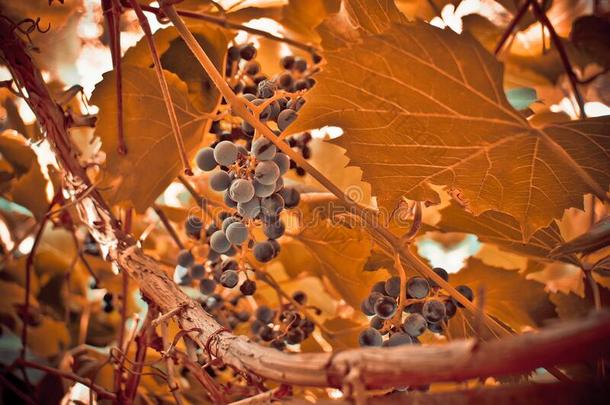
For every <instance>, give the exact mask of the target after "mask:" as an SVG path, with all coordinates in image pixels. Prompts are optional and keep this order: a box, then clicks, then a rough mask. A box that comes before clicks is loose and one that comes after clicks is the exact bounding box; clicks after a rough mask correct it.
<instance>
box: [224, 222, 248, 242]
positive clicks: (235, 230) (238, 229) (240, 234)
mask: <svg viewBox="0 0 610 405" xmlns="http://www.w3.org/2000/svg"><path fill="white" fill-rule="evenodd" d="M226 235H227V239H228V240H229V242H231V243H233V244H235V245H241V244H242V243H244V242H245V241H246V239H248V228H247V227H246V225H244V224H243V223H242V222H234V223H232V224H230V225H229V226H228V227H227V231H226Z"/></svg>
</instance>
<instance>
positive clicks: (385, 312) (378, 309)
mask: <svg viewBox="0 0 610 405" xmlns="http://www.w3.org/2000/svg"><path fill="white" fill-rule="evenodd" d="M374 308H375V314H377V316H378V317H380V318H381V319H390V318H391V317H392V316H394V314H395V313H396V309H398V305H397V304H396V300H395V299H394V298H392V297H388V296H383V297H381V298H379V299H377V301H375V305H374Z"/></svg>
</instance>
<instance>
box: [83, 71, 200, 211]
mask: <svg viewBox="0 0 610 405" xmlns="http://www.w3.org/2000/svg"><path fill="white" fill-rule="evenodd" d="M164 74H165V77H166V79H167V83H168V86H169V88H170V93H171V97H172V101H173V103H174V108H175V110H176V115H177V117H178V122H179V123H180V130H181V132H182V137H183V139H184V145H185V148H186V150H187V153H188V154H189V155H190V156H192V155H194V153H195V152H196V151H197V148H198V147H199V146H200V142H201V140H202V139H203V135H204V131H203V129H204V126H205V125H206V121H207V120H206V119H205V117H204V116H202V115H201V113H200V112H198V111H197V110H196V109H195V108H194V107H193V106H192V105H191V103H190V101H189V99H188V93H187V88H186V85H185V84H184V82H182V81H181V80H180V79H179V78H178V77H177V76H176V75H174V74H172V73H169V72H164ZM114 80H115V74H114V72H109V73H106V74H105V75H104V79H103V80H102V82H101V83H100V84H98V85H97V86H96V88H95V91H94V92H93V96H92V98H91V102H92V103H93V104H95V105H97V106H99V108H100V113H99V115H98V126H97V128H96V135H97V136H99V137H100V138H101V139H102V145H103V151H104V152H105V153H106V165H105V171H104V173H103V176H104V177H103V182H102V184H101V185H100V189H102V190H105V191H104V194H105V196H106V198H107V199H108V201H109V202H110V203H111V204H118V203H124V202H127V203H131V204H132V205H133V206H134V207H135V208H136V210H137V211H139V212H142V211H144V210H145V209H146V208H147V207H149V206H150V204H152V202H153V201H154V200H155V198H157V196H158V195H159V194H160V193H161V192H162V191H163V190H164V189H165V188H166V187H167V186H168V185H169V184H170V183H171V182H172V180H173V179H174V178H175V177H176V176H177V175H178V174H179V173H181V171H182V167H181V163H180V157H179V155H178V147H177V145H176V141H175V139H174V135H173V132H172V128H171V125H170V122H169V116H168V113H167V109H166V108H165V103H164V102H163V97H162V94H161V89H160V88H159V82H158V81H157V77H156V75H155V73H154V72H153V71H152V69H147V68H139V67H135V66H125V67H124V69H123V103H124V106H123V107H124V128H125V140H126V144H127V151H128V152H127V155H121V154H119V153H118V151H117V145H118V136H117V122H116V113H117V109H116V99H115V92H114Z"/></svg>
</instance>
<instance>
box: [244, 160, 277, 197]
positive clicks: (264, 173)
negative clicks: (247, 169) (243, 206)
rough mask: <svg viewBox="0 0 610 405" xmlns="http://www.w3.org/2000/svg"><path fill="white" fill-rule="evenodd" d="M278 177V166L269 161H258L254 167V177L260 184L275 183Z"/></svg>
mask: <svg viewBox="0 0 610 405" xmlns="http://www.w3.org/2000/svg"><path fill="white" fill-rule="evenodd" d="M279 177H280V168H279V167H277V165H276V164H275V163H273V162H270V161H264V162H259V163H258V164H257V165H256V169H254V178H255V179H256V180H258V182H259V183H261V184H267V185H271V184H275V182H276V181H277V179H278V178H279ZM253 194H254V193H253ZM238 202H239V201H238Z"/></svg>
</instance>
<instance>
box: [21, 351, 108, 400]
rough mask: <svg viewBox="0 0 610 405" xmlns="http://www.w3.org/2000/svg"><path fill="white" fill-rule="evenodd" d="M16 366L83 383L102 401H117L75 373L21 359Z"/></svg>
mask: <svg viewBox="0 0 610 405" xmlns="http://www.w3.org/2000/svg"><path fill="white" fill-rule="evenodd" d="M16 364H17V365H18V366H22V367H26V368H34V369H37V370H41V371H44V372H46V373H49V374H54V375H57V376H59V377H61V378H65V379H68V380H72V381H75V382H78V383H81V384H83V385H86V386H87V387H89V389H90V390H92V391H94V392H96V393H97V395H98V396H99V398H102V399H111V400H115V399H116V395H115V394H114V393H112V392H109V391H106V389H104V387H101V386H99V385H97V384H94V383H93V382H92V381H91V380H90V379H88V378H85V377H81V376H79V375H76V374H74V373H70V372H67V371H62V370H58V369H56V368H53V367H47V366H43V365H42V364H37V363H32V362H30V361H27V360H21V359H19V360H17V361H16Z"/></svg>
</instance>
